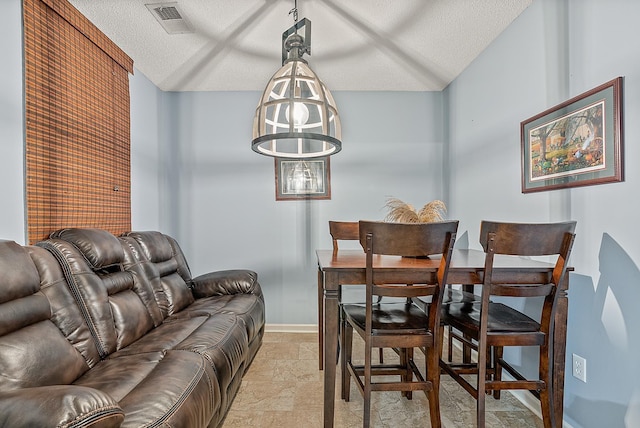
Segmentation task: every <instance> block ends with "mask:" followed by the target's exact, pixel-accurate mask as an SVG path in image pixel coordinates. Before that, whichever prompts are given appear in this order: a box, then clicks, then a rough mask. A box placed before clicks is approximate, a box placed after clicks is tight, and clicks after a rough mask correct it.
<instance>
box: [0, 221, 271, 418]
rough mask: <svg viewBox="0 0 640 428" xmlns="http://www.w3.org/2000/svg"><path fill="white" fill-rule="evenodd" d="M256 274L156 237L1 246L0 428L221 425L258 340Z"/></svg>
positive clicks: (83, 237)
mask: <svg viewBox="0 0 640 428" xmlns="http://www.w3.org/2000/svg"><path fill="white" fill-rule="evenodd" d="M264 314H265V312H264V297H263V295H262V291H261V289H260V285H259V283H258V281H257V275H256V274H255V273H254V272H252V271H249V270H228V271H218V272H212V273H208V274H205V275H202V276H199V277H196V278H192V277H191V273H190V270H189V266H188V264H187V262H186V259H185V257H184V254H183V252H182V250H181V249H180V247H179V246H178V243H177V242H176V241H175V240H174V239H173V238H171V237H169V236H167V235H164V234H162V233H160V232H129V233H127V234H125V235H123V236H120V237H116V236H114V235H112V234H110V233H108V232H106V231H103V230H99V229H63V230H59V231H57V232H55V233H53V234H52V235H51V237H50V239H47V240H45V241H42V242H39V243H38V244H36V245H35V246H21V245H19V244H17V243H15V242H13V241H0V426H1V427H36V426H37V427H47V426H57V427H112V426H113V427H118V426H122V427H141V426H145V427H217V426H220V425H222V423H223V421H224V417H225V415H226V413H227V412H228V410H229V407H230V406H231V403H232V401H233V398H234V397H235V395H236V393H237V392H238V389H239V387H240V384H241V380H242V376H243V374H244V373H245V371H246V370H247V368H248V367H249V365H250V364H251V361H252V360H253V358H254V356H255V355H256V353H257V352H258V349H259V348H260V345H261V343H262V337H263V334H264V319H265V318H264Z"/></svg>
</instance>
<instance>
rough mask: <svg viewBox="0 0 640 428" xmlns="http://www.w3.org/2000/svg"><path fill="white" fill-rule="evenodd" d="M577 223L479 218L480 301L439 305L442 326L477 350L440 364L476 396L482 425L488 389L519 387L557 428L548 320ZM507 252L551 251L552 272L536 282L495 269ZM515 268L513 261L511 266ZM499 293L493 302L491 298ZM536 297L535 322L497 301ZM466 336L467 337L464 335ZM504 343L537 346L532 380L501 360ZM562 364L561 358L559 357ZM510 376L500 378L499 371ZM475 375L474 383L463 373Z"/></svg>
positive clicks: (545, 253) (543, 253)
mask: <svg viewBox="0 0 640 428" xmlns="http://www.w3.org/2000/svg"><path fill="white" fill-rule="evenodd" d="M575 226H576V222H573V221H571V222H562V223H547V224H525V223H499V222H492V221H483V222H482V224H481V227H480V243H481V244H482V248H483V249H484V251H485V265H484V271H483V275H484V277H483V283H482V300H481V302H478V303H454V304H450V305H448V306H446V307H444V310H443V314H442V323H443V325H450V326H452V327H454V328H455V329H456V330H457V331H460V332H462V333H463V334H462V335H459V336H457V337H456V339H457V340H460V341H465V343H467V344H468V345H469V346H470V347H472V348H473V349H475V350H476V351H477V359H476V362H473V363H451V362H446V361H443V360H440V365H441V367H442V369H443V370H444V371H445V372H446V373H448V374H449V375H451V377H452V378H453V379H455V380H456V381H457V382H458V383H459V384H460V385H461V386H462V387H463V388H464V389H465V390H466V391H468V392H469V393H470V394H471V395H472V396H473V397H474V398H475V399H476V405H477V410H476V412H477V426H478V427H479V428H482V427H484V426H485V398H486V394H488V393H491V392H493V395H494V398H500V395H499V392H500V391H501V390H509V389H524V390H529V391H531V392H532V393H533V394H534V395H535V396H536V397H538V398H539V399H540V402H541V408H542V418H543V423H544V426H545V428H550V427H559V426H561V425H562V421H555V420H554V411H553V398H552V397H553V394H552V393H551V388H552V384H553V382H552V373H553V364H554V361H553V323H554V319H555V313H556V299H557V297H558V290H559V288H560V283H561V281H563V279H564V276H565V275H567V260H568V258H569V255H570V253H571V248H572V246H573V241H574V238H575V235H574V230H575ZM507 256H520V257H522V256H525V257H536V256H554V257H555V267H554V270H553V273H552V274H551V275H550V277H549V275H548V274H546V273H545V274H541V277H540V279H539V282H538V283H523V282H522V280H521V279H520V278H519V277H518V273H517V269H514V271H513V273H511V274H506V276H505V274H501V275H497V274H494V270H493V267H494V262H495V261H496V258H500V257H502V258H503V259H505V258H507ZM514 266H515V267H517V265H514ZM494 296H499V298H500V299H501V301H500V302H498V301H490V299H491V298H492V297H494ZM517 297H526V298H529V297H541V298H543V299H544V302H543V304H542V309H541V313H540V314H539V318H538V319H539V321H536V320H534V319H532V318H530V317H529V316H528V315H526V314H524V313H522V312H520V311H518V310H516V309H514V308H512V307H511V306H507V304H505V303H502V302H504V301H508V299H510V298H517ZM469 338H470V339H469ZM505 346H518V347H523V346H536V347H538V348H539V365H538V376H537V379H531V376H530V377H529V378H526V377H525V376H523V375H522V374H521V373H520V372H519V371H518V370H517V369H516V368H515V367H514V366H512V365H510V364H509V363H508V362H507V361H505V359H504V355H503V348H504V347H505ZM560 363H561V364H564V361H562V362H560ZM503 369H504V370H506V371H507V372H508V373H509V374H510V375H511V376H512V379H513V380H504V379H503V378H502V370H503ZM468 374H475V379H476V383H475V386H474V385H473V384H472V383H471V382H470V381H469V380H468V379H465V378H464V377H463V375H468Z"/></svg>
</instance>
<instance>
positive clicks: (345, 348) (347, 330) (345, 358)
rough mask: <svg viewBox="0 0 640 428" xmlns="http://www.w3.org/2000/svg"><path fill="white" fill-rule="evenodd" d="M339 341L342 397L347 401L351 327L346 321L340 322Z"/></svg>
mask: <svg viewBox="0 0 640 428" xmlns="http://www.w3.org/2000/svg"><path fill="white" fill-rule="evenodd" d="M340 341H341V342H342V359H341V362H342V364H341V365H340V368H341V371H342V388H341V390H342V399H343V400H344V401H349V399H350V394H349V393H350V391H351V373H350V372H349V367H348V363H350V362H351V355H352V348H353V327H351V325H350V324H349V323H347V322H343V323H342V332H341V335H340Z"/></svg>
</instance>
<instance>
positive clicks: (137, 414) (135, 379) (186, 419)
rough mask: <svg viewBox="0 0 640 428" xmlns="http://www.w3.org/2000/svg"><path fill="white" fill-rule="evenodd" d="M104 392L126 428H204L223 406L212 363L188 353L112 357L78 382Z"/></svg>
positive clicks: (77, 382)
mask: <svg viewBox="0 0 640 428" xmlns="http://www.w3.org/2000/svg"><path fill="white" fill-rule="evenodd" d="M75 385H79V386H85V387H90V388H94V389H98V390H100V391H104V392H105V393H107V394H109V396H111V397H113V398H114V399H115V400H117V401H118V404H119V405H120V407H121V408H122V410H123V411H124V413H125V415H126V416H125V419H124V422H123V423H122V427H141V426H166V427H179V426H180V427H205V426H208V425H209V422H210V421H211V420H212V419H215V418H216V417H217V416H216V415H217V414H218V413H219V408H220V391H219V387H218V381H217V379H216V375H215V373H214V372H213V369H212V367H211V365H210V364H209V363H208V361H207V360H206V359H205V358H203V357H202V356H201V355H199V354H196V353H194V352H186V351H168V352H165V351H157V352H147V353H143V354H129V355H119V356H111V357H110V358H108V359H106V360H104V361H102V362H100V363H99V364H98V365H97V366H96V367H95V368H94V369H92V370H90V371H89V372H87V374H86V375H85V376H83V377H81V378H80V379H78V380H77V381H76V382H75Z"/></svg>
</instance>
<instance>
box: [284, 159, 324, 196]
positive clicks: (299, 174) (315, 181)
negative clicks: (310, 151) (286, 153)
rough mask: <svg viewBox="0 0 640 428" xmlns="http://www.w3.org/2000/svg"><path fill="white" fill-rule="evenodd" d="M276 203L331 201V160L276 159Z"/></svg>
mask: <svg viewBox="0 0 640 428" xmlns="http://www.w3.org/2000/svg"><path fill="white" fill-rule="evenodd" d="M275 168H276V201H283V200H296V199H298V200H299V199H331V182H330V180H331V176H330V172H329V158H328V157H322V158H313V159H286V158H275Z"/></svg>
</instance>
